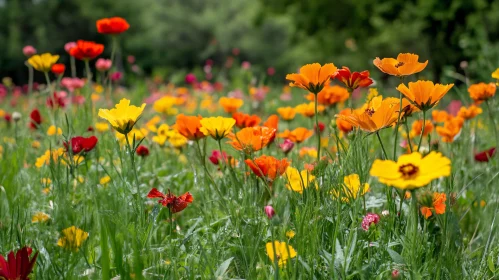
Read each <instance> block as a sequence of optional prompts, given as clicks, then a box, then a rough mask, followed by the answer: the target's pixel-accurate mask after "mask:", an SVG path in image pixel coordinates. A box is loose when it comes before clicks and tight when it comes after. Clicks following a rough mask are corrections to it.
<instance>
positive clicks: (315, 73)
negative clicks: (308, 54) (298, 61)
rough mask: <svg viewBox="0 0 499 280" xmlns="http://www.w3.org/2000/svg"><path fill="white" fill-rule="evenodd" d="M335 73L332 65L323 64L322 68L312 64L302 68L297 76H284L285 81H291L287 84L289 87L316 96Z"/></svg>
mask: <svg viewBox="0 0 499 280" xmlns="http://www.w3.org/2000/svg"><path fill="white" fill-rule="evenodd" d="M337 71H338V68H337V67H336V66H334V64H333V63H328V64H324V66H321V65H320V64H319V63H312V64H307V65H304V66H302V67H301V68H300V73H298V74H296V73H293V74H288V75H286V80H289V81H291V83H290V84H289V86H291V87H299V88H302V89H305V90H308V91H310V92H311V93H313V94H318V93H319V92H320V91H321V90H322V89H323V88H324V85H326V84H327V82H329V79H331V76H332V75H334V74H336V72H337Z"/></svg>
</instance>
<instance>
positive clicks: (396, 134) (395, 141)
mask: <svg viewBox="0 0 499 280" xmlns="http://www.w3.org/2000/svg"><path fill="white" fill-rule="evenodd" d="M400 80H401V82H402V83H403V82H404V81H403V78H402V77H401V78H400ZM399 103H400V108H399V115H398V117H397V124H396V125H395V140H394V142H393V160H395V159H397V141H398V137H399V125H400V116H401V115H402V93H400V100H399Z"/></svg>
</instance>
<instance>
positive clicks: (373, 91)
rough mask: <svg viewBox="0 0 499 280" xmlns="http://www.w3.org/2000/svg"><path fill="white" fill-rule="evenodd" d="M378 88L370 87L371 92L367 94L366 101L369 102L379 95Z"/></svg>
mask: <svg viewBox="0 0 499 280" xmlns="http://www.w3.org/2000/svg"><path fill="white" fill-rule="evenodd" d="M378 95H379V93H378V89H377V88H369V93H368V94H367V98H366V102H367V103H369V102H370V101H371V100H372V99H373V98H374V97H376V96H378Z"/></svg>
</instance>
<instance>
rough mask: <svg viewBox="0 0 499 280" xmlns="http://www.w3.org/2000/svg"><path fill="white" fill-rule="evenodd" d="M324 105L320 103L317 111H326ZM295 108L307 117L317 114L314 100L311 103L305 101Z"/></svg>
mask: <svg viewBox="0 0 499 280" xmlns="http://www.w3.org/2000/svg"><path fill="white" fill-rule="evenodd" d="M324 109H325V108H324V106H322V105H318V106H317V111H318V112H319V113H320V112H322V111H324ZM295 110H296V112H298V113H299V114H301V115H303V116H305V117H307V118H311V117H313V116H315V103H314V102H310V103H303V104H300V105H298V106H296V107H295Z"/></svg>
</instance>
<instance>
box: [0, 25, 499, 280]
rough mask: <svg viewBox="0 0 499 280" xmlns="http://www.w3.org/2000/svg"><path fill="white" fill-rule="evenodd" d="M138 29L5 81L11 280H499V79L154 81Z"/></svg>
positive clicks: (397, 61)
mask: <svg viewBox="0 0 499 280" xmlns="http://www.w3.org/2000/svg"><path fill="white" fill-rule="evenodd" d="M133 26H134V22H132V21H131V20H130V21H127V19H125V18H121V17H110V18H102V19H99V20H98V21H97V22H96V23H95V26H94V27H93V28H94V29H95V30H94V31H95V32H96V33H98V34H99V35H100V36H102V37H101V38H106V41H105V42H106V43H100V42H94V41H87V40H85V36H84V35H81V38H80V40H76V41H74V42H67V43H66V44H65V45H61V46H60V49H61V52H59V53H49V52H45V51H44V50H43V49H41V48H37V46H31V45H27V46H24V48H22V49H19V50H18V52H19V53H23V55H24V56H25V75H26V77H27V79H26V80H27V83H25V84H21V85H17V84H16V83H15V82H13V81H12V79H10V78H8V77H4V78H3V81H2V85H0V117H1V118H2V119H1V120H0V135H1V137H0V279H2V280H3V279H6V280H14V279H16V280H20V279H21V280H23V279H499V245H498V241H499V240H498V238H499V232H498V226H497V224H498V223H499V221H496V217H497V213H498V207H499V204H498V194H499V192H498V188H499V183H498V182H499V177H498V175H499V157H498V156H497V153H496V147H497V145H498V143H499V134H498V129H499V127H498V124H497V122H498V121H499V117H498V116H497V115H498V109H497V108H498V104H499V103H498V101H497V97H495V93H496V88H497V85H499V68H497V70H495V71H488V70H487V73H486V75H484V76H485V77H487V78H485V79H480V80H479V79H474V78H468V76H467V75H469V74H470V73H467V72H464V73H463V74H462V77H464V78H462V77H461V78H459V79H458V78H456V79H454V80H449V79H446V80H445V81H441V80H439V79H438V78H434V79H433V78H432V77H434V76H432V75H430V74H427V73H428V72H427V73H425V71H428V67H429V66H430V65H431V64H432V60H430V59H427V58H426V57H425V56H423V55H418V54H416V53H412V52H411V50H406V49H400V50H398V52H397V53H393V54H392V55H391V56H389V57H376V56H375V55H374V56H373V57H371V59H370V60H369V61H365V64H364V67H363V68H362V69H351V68H349V65H348V64H345V65H343V64H335V61H334V60H333V61H314V60H312V61H309V63H308V64H302V65H296V68H290V69H287V75H286V74H284V75H280V74H278V73H277V72H276V71H275V69H274V68H272V67H268V68H266V69H262V68H258V67H255V66H253V65H251V62H250V61H249V60H245V59H244V58H240V57H239V56H238V55H239V52H238V50H237V49H234V50H232V55H231V56H230V57H229V58H225V57H224V58H213V59H208V60H206V62H205V63H204V65H202V68H201V71H186V72H180V70H179V73H180V74H178V73H175V72H173V73H171V74H169V75H163V76H161V75H160V76H159V78H158V76H155V75H153V74H151V75H148V74H145V73H144V72H142V71H141V68H140V62H139V61H136V59H135V57H134V56H133V55H132V54H126V53H125V52H124V51H123V49H122V43H123V40H122V38H123V36H124V34H126V33H127V32H129V30H130V29H133ZM75 36H79V34H75ZM165 52H168V49H167V48H166V49H165ZM494 67H499V64H497V65H494ZM494 69H495V68H494ZM483 71H485V70H483ZM374 73H375V75H373V74H374ZM279 75H280V76H279ZM173 76H176V77H177V78H176V79H173V78H172V77H173ZM179 76H180V77H181V78H180V79H178V77H179ZM374 76H376V77H380V78H379V79H375V78H374Z"/></svg>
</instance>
